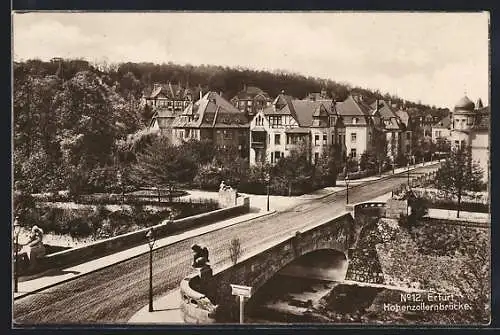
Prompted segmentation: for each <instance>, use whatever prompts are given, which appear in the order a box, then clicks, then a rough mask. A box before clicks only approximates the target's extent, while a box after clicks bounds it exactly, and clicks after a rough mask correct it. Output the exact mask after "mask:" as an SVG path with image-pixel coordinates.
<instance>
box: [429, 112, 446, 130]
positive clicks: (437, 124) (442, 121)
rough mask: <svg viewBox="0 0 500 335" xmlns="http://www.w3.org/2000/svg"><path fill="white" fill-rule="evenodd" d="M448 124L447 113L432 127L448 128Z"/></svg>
mask: <svg viewBox="0 0 500 335" xmlns="http://www.w3.org/2000/svg"><path fill="white" fill-rule="evenodd" d="M450 125H451V118H450V116H449V115H447V116H445V117H444V118H442V119H441V120H440V121H439V122H438V123H436V124H435V125H434V126H432V127H433V128H446V129H448V128H450Z"/></svg>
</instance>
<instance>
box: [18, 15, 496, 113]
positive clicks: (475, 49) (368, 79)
mask: <svg viewBox="0 0 500 335" xmlns="http://www.w3.org/2000/svg"><path fill="white" fill-rule="evenodd" d="M487 32H488V16H487V15H485V14H484V13H451V14H449V13H418V14H417V13H332V12H325V13H142V14H141V13H83V14H82V13H30V14H23V15H18V14H16V15H14V39H13V43H14V48H13V50H14V58H15V59H28V58H40V59H50V58H52V57H56V56H59V57H67V58H74V57H81V58H87V59H89V60H98V59H104V58H106V59H107V60H108V61H111V62H122V61H150V62H157V63H163V62H169V61H171V62H175V63H181V64H184V63H191V64H193V65H197V64H216V65H227V66H243V67H250V68H254V69H259V70H260V69H267V70H271V69H278V68H279V69H287V70H289V71H291V72H299V73H303V74H305V75H312V76H317V77H322V78H330V79H333V80H336V81H338V82H342V81H345V82H349V83H351V84H352V85H354V86H364V87H369V88H373V89H380V90H381V91H384V92H385V91H388V92H390V93H392V94H398V95H400V96H401V97H403V98H406V99H412V100H421V101H422V102H424V103H429V104H436V105H440V104H449V103H452V102H450V101H453V102H454V101H455V100H457V98H459V97H460V96H461V95H462V94H463V92H464V91H467V92H471V93H470V94H471V95H480V96H481V97H482V98H483V101H484V100H487V95H488V75H487V73H488V58H487V57H488V56H487V52H488V39H487ZM452 95H453V97H452ZM456 95H458V97H457V96H456ZM471 98H472V97H471Z"/></svg>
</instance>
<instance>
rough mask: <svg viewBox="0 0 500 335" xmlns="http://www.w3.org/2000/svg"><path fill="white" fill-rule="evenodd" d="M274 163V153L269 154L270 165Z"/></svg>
mask: <svg viewBox="0 0 500 335" xmlns="http://www.w3.org/2000/svg"><path fill="white" fill-rule="evenodd" d="M273 163H274V152H271V164H273Z"/></svg>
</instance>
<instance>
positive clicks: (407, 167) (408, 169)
mask: <svg viewBox="0 0 500 335" xmlns="http://www.w3.org/2000/svg"><path fill="white" fill-rule="evenodd" d="M406 171H407V173H408V187H410V157H408V162H406Z"/></svg>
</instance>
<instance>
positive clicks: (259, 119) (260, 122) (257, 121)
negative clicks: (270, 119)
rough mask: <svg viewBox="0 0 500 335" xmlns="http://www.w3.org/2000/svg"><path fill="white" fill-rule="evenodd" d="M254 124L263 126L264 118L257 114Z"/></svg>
mask: <svg viewBox="0 0 500 335" xmlns="http://www.w3.org/2000/svg"><path fill="white" fill-rule="evenodd" d="M255 125H256V126H263V125H264V118H263V117H262V116H260V115H257V117H256V118H255Z"/></svg>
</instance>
